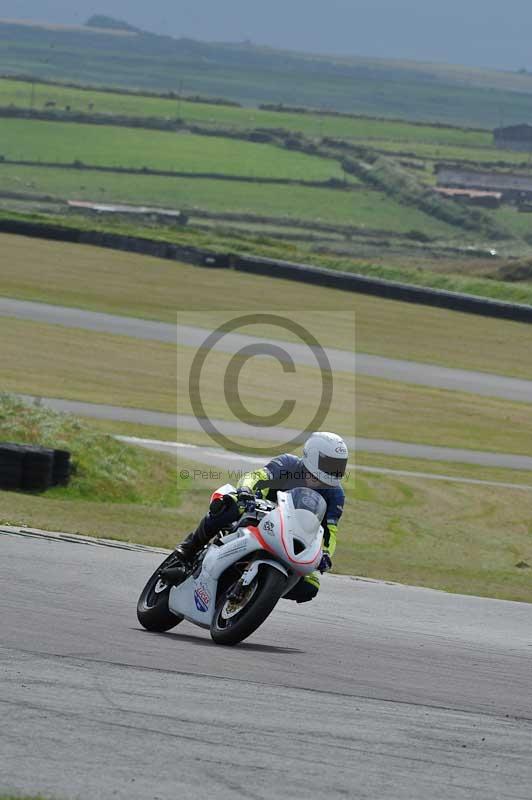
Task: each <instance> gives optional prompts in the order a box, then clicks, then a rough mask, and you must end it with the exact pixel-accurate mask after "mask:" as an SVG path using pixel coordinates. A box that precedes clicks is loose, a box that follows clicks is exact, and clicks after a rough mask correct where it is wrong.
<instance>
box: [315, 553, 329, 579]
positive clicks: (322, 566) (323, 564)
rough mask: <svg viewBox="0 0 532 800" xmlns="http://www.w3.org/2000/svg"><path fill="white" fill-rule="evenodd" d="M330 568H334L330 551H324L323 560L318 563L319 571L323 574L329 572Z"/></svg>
mask: <svg viewBox="0 0 532 800" xmlns="http://www.w3.org/2000/svg"><path fill="white" fill-rule="evenodd" d="M330 569H332V561H331V557H330V555H329V554H328V553H323V555H322V557H321V561H320V563H319V564H318V572H321V574H322V575H323V573H324V572H329V570H330Z"/></svg>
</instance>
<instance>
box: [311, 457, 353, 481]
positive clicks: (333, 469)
mask: <svg viewBox="0 0 532 800" xmlns="http://www.w3.org/2000/svg"><path fill="white" fill-rule="evenodd" d="M346 468H347V458H333V457H332V456H325V455H323V453H320V457H319V460H318V469H319V470H320V471H321V472H325V473H326V474H327V475H331V476H332V477H333V478H343V477H344V475H345V471H346Z"/></svg>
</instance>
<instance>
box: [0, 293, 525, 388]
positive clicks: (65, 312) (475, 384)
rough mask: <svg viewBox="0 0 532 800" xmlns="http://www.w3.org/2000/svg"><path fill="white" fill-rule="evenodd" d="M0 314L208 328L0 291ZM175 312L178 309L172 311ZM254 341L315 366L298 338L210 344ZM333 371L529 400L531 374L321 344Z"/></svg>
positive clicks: (96, 327) (112, 329)
mask: <svg viewBox="0 0 532 800" xmlns="http://www.w3.org/2000/svg"><path fill="white" fill-rule="evenodd" d="M0 316H4V317H13V318H16V319H26V320H33V321H35V322H43V323H47V324H54V325H64V326H66V327H69V328H80V329H83V330H91V331H100V332H104V333H111V334H116V335H121V336H130V337H133V338H138V339H149V340H155V341H161V342H167V343H171V344H180V345H185V346H187V347H195V348H199V347H200V346H201V345H202V344H203V342H204V341H205V338H206V336H207V335H208V333H209V331H207V330H205V329H203V328H197V327H194V326H191V325H181V324H176V325H170V324H168V323H164V322H154V321H152V320H143V319H137V318H135V317H122V316H118V315H114V314H102V313H100V312H97V311H83V310H81V309H79V308H65V307H63V306H54V305H49V304H47V303H34V302H30V301H26V300H12V299H10V298H7V297H0ZM176 317H177V314H176ZM257 342H268V343H269V344H274V345H282V347H283V349H284V350H285V351H286V353H287V356H288V357H290V358H291V359H293V361H294V362H295V363H296V364H303V365H306V366H311V367H316V366H317V362H316V358H315V356H314V354H313V352H312V351H311V350H310V349H309V348H308V347H307V346H306V345H302V344H297V343H294V342H282V341H278V340H273V339H271V340H268V339H257V338H255V337H253V336H246V335H243V334H237V333H233V334H227V335H225V336H224V337H223V338H222V339H221V340H220V341H219V342H218V343H217V344H216V345H215V346H214V347H213V349H214V350H220V351H222V352H227V353H235V352H236V351H237V350H239V349H240V348H242V347H245V346H247V345H250V344H256V343H257ZM325 351H326V353H327V356H328V358H329V361H330V364H331V368H332V370H333V371H334V372H355V373H356V374H358V375H370V376H372V377H375V378H386V379H387V380H394V381H402V382H404V383H411V384H415V385H419V386H432V387H435V388H439V389H449V390H453V391H461V392H469V393H472V394H479V395H484V396H487V397H502V398H504V399H507V400H514V401H517V402H522V403H531V402H532V380H521V379H519V378H508V377H504V376H501V375H492V374H490V373H486V372H475V371H469V370H463V369H449V368H448V367H439V366H437V365H434V364H421V363H418V362H415V361H404V360H401V359H393V358H383V357H382V356H374V355H368V354H366V353H354V352H348V351H346V350H335V349H333V348H325Z"/></svg>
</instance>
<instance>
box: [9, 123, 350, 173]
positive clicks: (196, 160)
mask: <svg viewBox="0 0 532 800" xmlns="http://www.w3.org/2000/svg"><path fill="white" fill-rule="evenodd" d="M1 125H2V141H1V148H2V152H1V154H0V155H2V156H4V157H5V158H7V159H11V160H26V161H48V162H56V163H60V164H72V163H73V162H75V161H81V162H84V163H85V164H91V165H95V166H107V167H129V168H134V169H141V168H142V167H149V168H150V169H158V170H169V171H173V172H200V173H217V174H227V175H246V176H249V177H254V178H284V179H287V178H288V179H293V180H309V181H310V180H315V181H326V180H329V179H330V178H339V179H340V178H343V172H342V169H341V167H340V166H339V164H338V163H337V162H335V161H333V160H330V159H325V158H319V157H317V156H308V155H306V154H305V153H297V152H295V153H294V152H288V151H286V150H281V149H279V148H276V147H273V146H272V145H268V144H255V143H253V142H242V141H237V140H233V139H224V138H221V137H216V136H196V135H194V134H191V133H188V132H184V133H166V132H162V131H146V130H142V129H135V128H118V127H112V126H104V125H102V126H99V125H77V124H76V125H73V124H69V123H59V122H41V121H35V120H34V121H31V122H28V121H27V120H17V119H3V120H2V122H1Z"/></svg>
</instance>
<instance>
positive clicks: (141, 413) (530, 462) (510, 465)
mask: <svg viewBox="0 0 532 800" xmlns="http://www.w3.org/2000/svg"><path fill="white" fill-rule="evenodd" d="M20 397H22V398H23V399H24V400H26V401H27V402H29V403H35V402H37V403H42V404H43V405H44V406H47V407H48V408H51V409H53V410H54V411H60V412H62V413H66V414H76V415H78V416H81V417H90V418H93V419H110V420H120V421H122V422H133V423H138V424H144V425H157V426H160V427H163V428H172V429H173V430H174V431H176V433H177V435H178V436H179V431H180V430H191V431H197V432H201V431H203V428H202V426H201V424H200V422H199V420H198V419H196V417H192V416H185V415H184V414H168V413H165V412H162V411H147V410H145V409H142V408H121V407H119V406H111V405H105V404H98V403H83V402H79V401H77V400H60V399H57V398H54V397H39V398H37V397H32V396H30V395H20ZM212 421H213V422H214V424H215V425H216V427H217V428H218V430H220V431H221V432H222V433H224V434H225V435H226V436H229V437H231V436H237V437H238V436H242V437H244V438H246V437H247V438H249V439H251V438H253V436H252V434H256V435H257V437H258V438H259V440H260V439H264V440H269V441H281V440H283V438H284V437H286V440H288V439H292V438H293V437H296V436H298V435H299V437H300V438H301V441H302V442H303V441H304V440H305V439H306V433H305V432H303V433H301V432H300V431H297V430H296V429H295V428H277V427H275V428H256V427H255V428H253V427H252V426H250V425H248V424H247V423H242V422H237V421H233V422H232V421H227V420H212ZM344 438H345V441H346V443H347V445H348V447H349V448H350V449H351V450H352V451H353V452H355V451H357V450H358V451H359V452H367V453H383V454H385V455H391V456H405V457H407V458H421V459H426V460H427V461H449V462H455V463H462V464H478V465H481V466H486V467H502V468H503V469H517V470H525V471H527V470H532V456H522V455H514V454H512V453H490V452H488V451H485V450H466V449H464V448H457V447H437V446H434V445H425V444H414V443H409V442H396V441H391V440H389V439H365V438H363V437H360V436H357V437H356V438H354V437H352V436H345V437H344ZM223 452H225V451H222V453H223ZM200 460H201V459H200Z"/></svg>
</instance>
